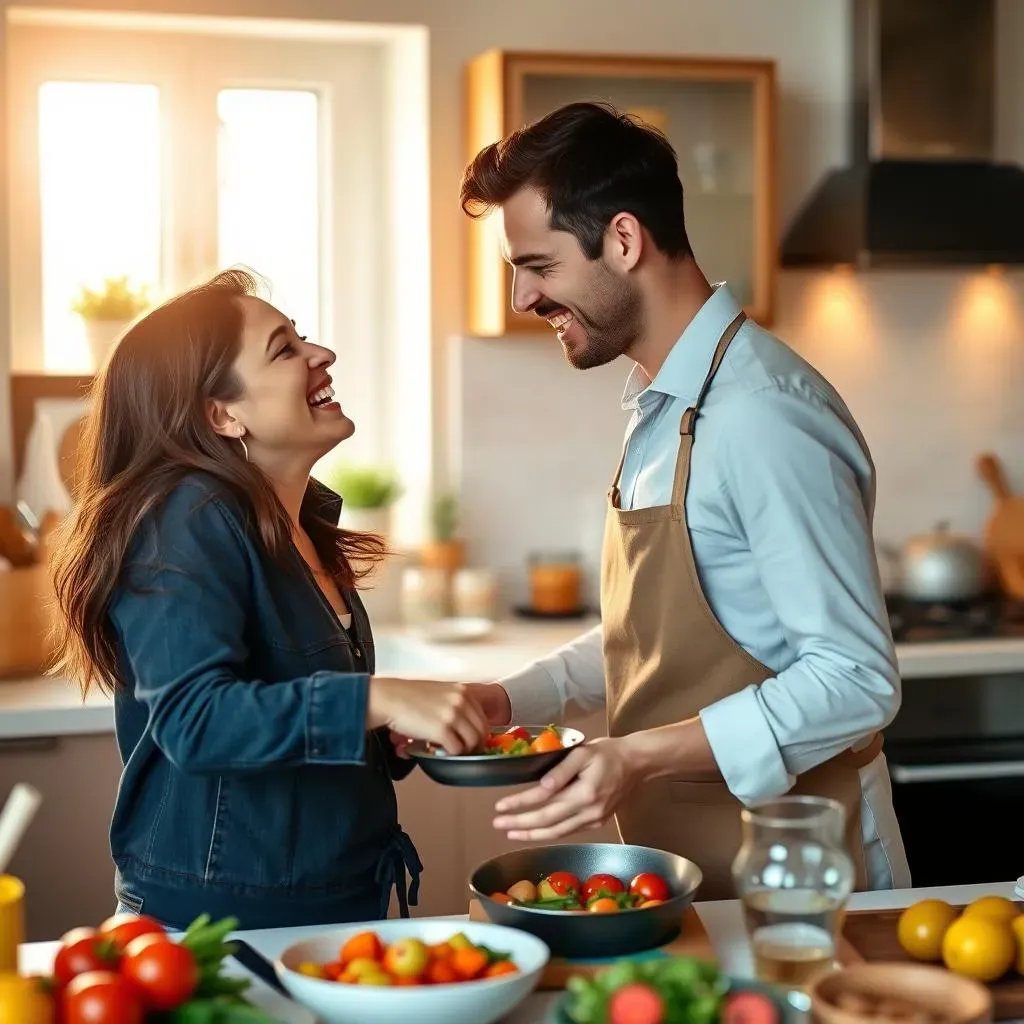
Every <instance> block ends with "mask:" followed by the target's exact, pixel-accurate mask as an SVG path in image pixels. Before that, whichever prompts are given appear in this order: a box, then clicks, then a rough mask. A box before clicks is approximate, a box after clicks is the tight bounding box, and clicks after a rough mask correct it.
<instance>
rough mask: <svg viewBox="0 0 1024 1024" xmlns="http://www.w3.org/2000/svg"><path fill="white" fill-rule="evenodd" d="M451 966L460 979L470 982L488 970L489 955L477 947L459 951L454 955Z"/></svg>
mask: <svg viewBox="0 0 1024 1024" xmlns="http://www.w3.org/2000/svg"><path fill="white" fill-rule="evenodd" d="M451 965H452V968H453V969H454V970H455V973H456V974H457V975H458V976H459V977H460V978H463V979H464V980H466V981H469V980H470V978H476V977H478V976H479V975H481V974H483V972H484V971H485V970H486V969H487V954H486V953H485V952H484V951H483V950H481V949H477V948H476V947H475V946H470V947H468V948H467V949H457V950H455V952H454V953H452V959H451Z"/></svg>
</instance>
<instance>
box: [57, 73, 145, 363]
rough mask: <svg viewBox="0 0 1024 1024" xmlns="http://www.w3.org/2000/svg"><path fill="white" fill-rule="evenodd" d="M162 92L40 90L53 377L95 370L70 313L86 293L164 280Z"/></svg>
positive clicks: (67, 85)
mask: <svg viewBox="0 0 1024 1024" xmlns="http://www.w3.org/2000/svg"><path fill="white" fill-rule="evenodd" d="M160 159H161V156H160V93H159V90H158V88H157V87H156V86H155V85H145V84H136V83H116V82H45V83H44V84H43V85H42V86H41V87H40V89H39V173H40V200H41V205H42V271H43V351H44V362H45V366H46V368H47V369H49V370H57V371H62V370H63V371H76V370H81V371H85V372H88V371H89V370H90V369H91V368H92V361H91V356H90V354H89V350H88V347H87V345H86V334H85V327H84V324H83V322H82V320H81V318H80V317H79V316H78V315H77V314H76V313H75V312H73V310H72V309H71V303H72V302H73V300H74V299H75V297H76V296H77V294H78V292H79V289H80V288H82V287H83V286H86V287H89V288H94V289H95V288H97V287H99V286H100V285H102V283H103V281H104V280H105V279H107V278H118V277H123V276H127V277H128V279H129V282H130V283H131V284H133V285H135V286H140V285H141V286H145V287H147V288H148V289H149V290H150V293H151V294H153V293H154V292H155V290H156V287H157V286H158V283H159V280H160V248H161V239H160V221H161V217H160V212H161V203H160V190H161V180H160V178H161V176H160Z"/></svg>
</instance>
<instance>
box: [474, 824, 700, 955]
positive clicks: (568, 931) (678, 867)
mask: <svg viewBox="0 0 1024 1024" xmlns="http://www.w3.org/2000/svg"><path fill="white" fill-rule="evenodd" d="M554 871H568V872H570V873H571V874H573V875H575V876H576V877H577V878H579V879H580V881H581V882H582V881H584V880H585V879H587V878H589V877H590V876H591V875H595V874H610V875H614V876H615V877H616V878H619V879H621V880H622V881H623V883H624V884H625V885H628V884H629V882H630V880H631V879H633V878H635V877H636V876H637V875H639V874H641V873H643V872H647V871H650V872H654V873H655V874H658V875H661V877H662V878H664V879H665V881H666V882H667V883H668V886H669V889H670V892H671V895H670V897H669V899H667V900H665V902H664V903H660V904H658V905H656V906H653V907H645V908H643V909H632V910H623V911H619V912H618V913H614V914H592V913H573V912H572V911H566V910H539V909H534V908H532V907H520V906H515V905H514V904H511V903H501V902H499V901H497V900H492V899H491V893H495V892H504V891H505V890H506V889H508V888H509V886H511V885H515V883H516V882H519V881H522V880H524V879H526V880H528V881H531V882H534V883H537V882H539V881H540V880H541V879H542V878H544V877H545V876H546V875H548V874H551V873H552V872H554ZM702 878H703V875H702V874H701V870H700V868H699V867H697V865H696V864H694V863H693V861H691V860H687V859H686V858H685V857H679V856H677V855H676V854H674V853H668V852H666V851H664V850H654V849H651V848H650V847H647V846H629V845H626V844H622V843H564V844H559V845H555V846H538V847H527V848H524V849H521V850H512V851H511V852H509V853H504V854H501V855H500V856H498V857H495V858H493V859H492V860H489V861H485V862H484V863H483V864H481V865H480V866H479V867H477V868H476V870H475V871H474V872H473V874H472V875H471V876H470V880H469V889H470V892H471V893H472V894H473V896H474V897H475V898H476V899H478V900H479V901H480V905H481V906H482V907H483V909H484V911H485V912H486V914H487V916H488V917H489V918H490V919H491V920H492V921H496V922H497V923H498V924H505V925H509V926H510V927H512V928H522V929H523V930H524V931H527V932H530V933H531V934H533V935H536V936H537V937H538V938H540V939H542V940H543V941H544V942H545V943H546V944H547V945H548V947H549V948H550V950H551V952H552V954H553V955H555V956H565V957H606V956H622V955H624V954H626V953H636V952H638V951H640V950H645V949H653V948H655V947H657V946H663V945H665V943H667V942H670V941H671V940H672V939H674V938H675V937H676V936H677V935H678V934H679V932H680V926H681V922H682V919H683V911H684V910H686V908H687V907H688V906H689V905H690V904H691V903H692V902H693V899H694V896H696V894H697V889H698V888H699V887H700V883H701V880H702Z"/></svg>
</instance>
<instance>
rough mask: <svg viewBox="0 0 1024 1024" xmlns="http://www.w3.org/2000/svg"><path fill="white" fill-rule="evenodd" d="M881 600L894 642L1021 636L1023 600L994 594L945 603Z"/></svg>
mask: <svg viewBox="0 0 1024 1024" xmlns="http://www.w3.org/2000/svg"><path fill="white" fill-rule="evenodd" d="M885 603H886V608H887V610H888V612H889V626H890V628H891V629H892V635H893V639H894V640H895V641H896V642H897V643H927V642H930V641H936V640H970V639H979V638H993V639H995V638H1006V637H1024V602H1020V601H1010V600H1008V599H1005V598H1003V597H1001V596H1000V595H998V594H996V595H991V596H985V597H979V598H976V599H974V600H972V601H963V602H957V603H948V604H947V603H939V602H935V603H931V602H917V601H908V600H906V599H904V598H901V597H898V596H895V595H887V596H886V599H885Z"/></svg>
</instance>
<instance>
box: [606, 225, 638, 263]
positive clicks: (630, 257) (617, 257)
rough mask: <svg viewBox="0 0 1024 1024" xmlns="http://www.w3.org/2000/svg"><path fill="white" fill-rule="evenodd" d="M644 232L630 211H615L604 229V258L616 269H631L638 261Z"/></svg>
mask: <svg viewBox="0 0 1024 1024" xmlns="http://www.w3.org/2000/svg"><path fill="white" fill-rule="evenodd" d="M643 248H644V233H643V228H642V227H641V225H640V221H638V220H637V219H636V217H634V216H633V214H631V213H617V214H616V215H615V216H614V217H612V219H611V221H610V222H609V224H608V228H607V230H606V231H605V238H604V259H605V262H606V263H607V264H609V265H610V266H611V267H613V268H615V269H616V270H619V271H622V272H626V271H630V270H633V269H634V268H635V267H636V265H637V263H639V262H640V256H641V254H642V253H643Z"/></svg>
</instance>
